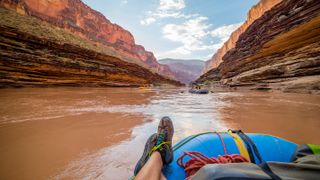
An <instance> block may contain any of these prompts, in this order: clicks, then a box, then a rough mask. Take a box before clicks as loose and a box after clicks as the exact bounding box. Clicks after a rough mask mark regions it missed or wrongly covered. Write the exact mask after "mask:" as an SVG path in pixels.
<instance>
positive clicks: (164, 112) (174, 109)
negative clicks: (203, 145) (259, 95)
mask: <svg viewBox="0 0 320 180" xmlns="http://www.w3.org/2000/svg"><path fill="white" fill-rule="evenodd" d="M225 96H228V97H230V96H240V94H236V93H217V94H214V95H212V94H211V95H194V94H189V93H177V90H173V91H168V90H165V91H159V92H158V93H157V94H156V95H154V96H153V97H152V99H151V101H150V103H149V104H143V105H117V106H95V107H89V108H77V109H73V110H72V111H75V112H108V113H133V114H135V113H137V114H143V115H144V117H145V118H146V119H148V120H150V122H147V123H144V124H143V125H140V126H137V127H135V128H134V129H133V131H132V138H131V139H129V140H126V141H124V142H121V143H120V144H117V145H114V146H112V147H108V148H105V149H102V150H100V151H99V152H97V153H95V154H92V155H91V156H87V157H84V158H83V159H80V160H77V161H75V162H73V163H71V164H70V165H69V166H68V167H67V169H65V170H64V171H63V172H62V173H60V174H59V175H58V176H56V177H54V179H60V178H66V177H70V178H71V177H76V178H84V179H93V178H100V179H126V178H128V177H129V176H130V175H132V171H133V168H134V165H135V162H136V161H137V160H138V158H139V156H140V155H141V153H142V151H143V147H144V143H145V141H146V139H147V138H148V137H149V136H150V135H151V134H153V133H154V132H156V128H157V124H158V122H159V120H160V119H161V117H163V116H169V117H171V118H172V120H173V123H174V126H175V135H174V139H173V141H174V142H177V141H179V140H181V139H182V138H184V137H186V136H189V135H192V134H196V133H200V132H204V131H218V130H226V129H228V128H230V126H226V125H225V124H224V122H223V121H222V120H221V118H220V116H219V109H221V108H222V107H225V106H227V105H226V102H223V101H221V99H223V98H224V97H225Z"/></svg>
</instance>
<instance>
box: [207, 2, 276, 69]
mask: <svg viewBox="0 0 320 180" xmlns="http://www.w3.org/2000/svg"><path fill="white" fill-rule="evenodd" d="M281 1H282V0H261V1H260V2H259V3H258V4H256V5H255V6H253V7H252V8H251V9H250V11H249V12H248V15H247V20H246V21H245V22H244V23H243V24H242V25H241V26H240V27H239V28H238V29H237V30H236V31H234V32H233V33H232V34H231V36H230V38H229V39H228V40H227V41H226V42H225V43H224V44H223V46H222V47H221V48H220V49H219V50H218V51H217V52H216V53H215V54H214V55H213V56H212V58H211V59H210V60H208V61H207V62H206V64H205V66H204V69H203V71H202V72H203V73H206V72H208V71H209V70H210V69H212V68H216V67H218V66H219V64H220V63H221V62H222V57H223V56H224V55H225V54H226V53H227V52H228V51H229V50H230V49H232V48H234V47H235V45H236V42H237V41H238V38H239V36H240V35H241V34H242V33H243V32H244V31H245V30H246V29H247V28H248V27H249V26H250V25H251V24H252V23H253V22H254V21H255V20H256V19H258V18H260V17H261V16H262V15H263V14H264V13H265V12H266V11H268V10H270V9H271V8H272V7H273V6H275V5H276V4H278V3H279V2H281Z"/></svg>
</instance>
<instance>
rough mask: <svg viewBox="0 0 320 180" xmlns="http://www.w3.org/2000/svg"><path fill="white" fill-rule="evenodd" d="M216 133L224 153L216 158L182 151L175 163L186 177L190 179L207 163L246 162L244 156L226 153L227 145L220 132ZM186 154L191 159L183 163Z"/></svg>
mask: <svg viewBox="0 0 320 180" xmlns="http://www.w3.org/2000/svg"><path fill="white" fill-rule="evenodd" d="M216 134H217V135H218V136H219V138H220V141H221V144H222V147H223V151H224V155H222V156H218V158H214V157H212V158H209V157H207V156H205V155H203V154H202V153H200V152H194V151H191V152H186V151H185V152H183V154H182V155H181V156H180V157H179V158H178V159H177V164H178V165H179V166H181V167H182V168H183V169H184V171H185V173H186V177H187V178H186V179H190V178H191V177H192V176H193V175H194V174H196V172H197V171H198V170H199V169H200V168H202V167H203V166H205V165H207V164H226V163H241V162H248V160H247V159H246V158H244V157H243V156H241V155H240V154H230V155H229V154H228V152H227V147H226V145H225V143H224V140H223V138H222V136H221V135H220V133H218V132H216ZM186 156H190V157H191V159H189V160H188V161H187V162H186V163H183V158H184V157H186Z"/></svg>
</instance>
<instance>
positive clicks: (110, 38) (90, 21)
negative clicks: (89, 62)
mask: <svg viewBox="0 0 320 180" xmlns="http://www.w3.org/2000/svg"><path fill="white" fill-rule="evenodd" d="M0 5H1V6H3V7H5V8H8V9H13V10H15V11H16V12H18V13H20V14H23V15H28V16H33V17H36V18H39V19H41V20H43V21H46V22H48V23H50V24H53V25H55V26H57V27H60V28H63V29H66V30H68V31H70V32H72V33H73V34H76V35H78V36H81V37H83V38H86V39H88V40H90V41H92V42H94V43H95V44H100V45H103V46H105V47H106V48H109V49H110V54H109V55H112V56H117V57H119V58H121V59H123V60H126V61H129V62H134V63H137V64H139V65H143V66H145V67H147V68H150V69H152V70H153V71H155V72H157V73H159V74H161V75H165V76H168V77H171V78H173V74H172V72H171V71H170V69H169V68H168V67H167V66H164V65H161V64H159V63H158V62H157V60H156V58H155V57H154V55H153V53H151V52H149V51H146V50H145V49H144V47H143V46H141V45H137V44H135V40H134V37H133V36H132V34H131V33H130V32H128V31H127V30H125V29H123V28H122V27H120V26H119V25H117V24H113V23H111V22H110V21H109V20H108V19H106V18H105V17H104V16H103V15H102V14H101V13H99V12H97V11H95V10H93V9H91V8H90V7H88V6H87V5H85V4H84V3H83V2H82V1H81V0H0ZM141 62H142V63H141Z"/></svg>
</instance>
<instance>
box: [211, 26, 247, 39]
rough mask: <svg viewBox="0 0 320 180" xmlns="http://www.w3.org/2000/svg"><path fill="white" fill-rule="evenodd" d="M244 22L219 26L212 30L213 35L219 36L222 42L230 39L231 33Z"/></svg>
mask: <svg viewBox="0 0 320 180" xmlns="http://www.w3.org/2000/svg"><path fill="white" fill-rule="evenodd" d="M241 24H242V23H236V24H230V25H225V26H221V27H218V28H216V29H214V30H213V31H211V32H210V34H211V36H212V37H214V38H219V39H220V40H221V41H222V42H225V41H227V40H228V39H229V37H230V35H231V33H232V32H233V31H235V30H236V29H238V28H239V27H240V26H241Z"/></svg>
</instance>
